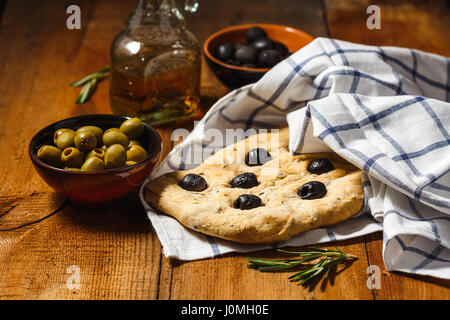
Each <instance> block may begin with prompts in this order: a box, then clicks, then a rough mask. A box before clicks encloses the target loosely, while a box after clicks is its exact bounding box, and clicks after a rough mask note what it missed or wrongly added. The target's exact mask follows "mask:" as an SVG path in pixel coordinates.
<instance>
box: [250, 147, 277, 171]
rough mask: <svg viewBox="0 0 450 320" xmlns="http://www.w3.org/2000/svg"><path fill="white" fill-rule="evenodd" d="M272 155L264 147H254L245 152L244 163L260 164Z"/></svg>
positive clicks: (268, 159) (251, 165)
mask: <svg viewBox="0 0 450 320" xmlns="http://www.w3.org/2000/svg"><path fill="white" fill-rule="evenodd" d="M271 158H272V156H271V155H270V153H269V152H267V150H266V149H263V148H256V149H252V150H250V151H249V152H248V153H247V156H246V157H245V164H246V165H248V166H250V167H253V166H261V165H263V164H264V163H266V162H267V161H270V159H271Z"/></svg>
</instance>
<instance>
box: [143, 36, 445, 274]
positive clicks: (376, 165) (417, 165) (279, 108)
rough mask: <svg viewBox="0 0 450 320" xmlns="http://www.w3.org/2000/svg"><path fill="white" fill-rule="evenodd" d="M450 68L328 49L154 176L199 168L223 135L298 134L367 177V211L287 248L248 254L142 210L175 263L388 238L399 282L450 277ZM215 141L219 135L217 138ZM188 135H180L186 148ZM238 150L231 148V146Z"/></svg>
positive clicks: (207, 126) (423, 56) (324, 42)
mask: <svg viewBox="0 0 450 320" xmlns="http://www.w3.org/2000/svg"><path fill="white" fill-rule="evenodd" d="M449 99H450V59H448V58H445V57H442V56H438V55H434V54H429V53H425V52H421V51H418V50H412V49H406V48H397V47H374V46H365V45H360V44H354V43H349V42H344V41H338V40H334V39H327V38H317V39H316V40H314V41H313V42H311V43H310V44H309V45H307V46H306V47H304V48H303V49H301V50H299V51H298V52H296V53H295V54H293V55H291V56H290V57H288V58H287V59H285V60H284V61H282V62H281V63H279V64H278V65H277V66H275V67H274V68H272V69H271V70H270V71H269V72H267V74H266V75H265V76H264V77H263V78H262V79H261V80H259V81H258V82H256V83H254V84H251V85H247V86H245V87H242V88H240V89H237V90H235V91H233V92H231V93H229V94H228V95H226V96H225V97H223V98H222V99H221V100H219V101H218V102H217V103H216V104H214V106H213V107H212V108H211V109H210V110H209V111H208V113H207V114H206V115H205V116H204V118H203V119H202V120H201V121H200V122H199V123H197V125H196V126H195V128H194V130H193V131H192V132H191V133H190V134H189V135H187V137H186V138H185V139H184V140H183V142H181V143H180V144H178V145H177V146H176V147H175V148H174V149H173V150H172V151H171V153H170V154H169V155H168V156H167V157H166V158H165V159H164V160H163V161H162V163H161V164H160V165H159V166H158V167H157V168H156V169H155V170H154V171H153V172H152V174H151V176H150V177H149V179H148V180H147V181H146V182H145V183H144V186H145V184H146V183H149V182H150V181H151V180H152V179H154V178H155V177H157V176H159V175H161V174H164V173H167V172H170V171H174V170H184V169H190V168H192V167H195V166H196V165H195V164H190V163H191V162H192V161H187V159H188V158H189V157H191V156H192V154H196V153H199V152H200V153H202V154H204V153H205V152H207V153H208V154H211V153H212V152H214V150H217V149H218V147H219V146H220V147H223V145H220V143H219V144H218V143H217V141H216V140H217V139H216V140H214V141H212V139H211V136H215V137H216V138H217V136H218V135H217V134H215V133H217V132H218V133H225V131H226V130H227V129H241V131H243V132H245V133H247V132H254V131H252V130H251V129H270V128H277V127H281V126H286V125H288V126H289V133H290V141H289V147H290V151H291V152H292V153H294V152H304V153H307V152H321V151H330V150H333V151H334V152H336V153H338V154H339V155H341V156H342V157H343V158H345V159H347V160H348V161H350V162H352V163H353V164H355V165H356V166H358V167H359V168H361V169H362V170H363V171H364V174H363V186H364V191H365V205H364V208H363V209H362V210H361V212H360V213H359V214H358V215H357V216H355V217H353V218H351V219H349V220H347V221H344V222H342V223H339V224H337V225H334V226H331V227H323V228H318V229H316V230H312V231H308V232H305V233H303V234H300V235H299V236H296V237H294V238H293V239H290V240H288V241H285V242H279V243H274V244H267V245H244V244H239V243H235V242H231V241H226V240H222V239H218V238H215V237H210V236H206V235H203V234H200V233H197V232H194V231H191V230H189V229H187V228H184V227H183V226H182V225H180V224H179V223H178V222H177V221H176V220H175V219H173V218H171V217H169V216H166V215H163V214H158V213H156V212H155V211H154V210H153V209H152V208H151V206H150V205H149V204H148V203H146V201H145V199H144V197H143V188H144V186H143V187H142V189H141V200H142V202H143V204H144V207H145V208H146V211H147V213H148V217H149V219H150V220H151V222H152V225H153V227H154V229H155V231H156V233H157V235H158V237H159V239H160V241H161V243H162V246H163V252H164V254H165V255H166V256H167V257H171V258H176V259H180V260H195V259H203V258H210V257H217V256H219V255H222V254H224V253H228V252H250V251H256V250H261V249H266V248H278V247H285V246H302V245H309V244H316V243H323V242H332V241H336V240H343V239H349V238H354V237H358V236H361V235H365V234H369V233H372V232H376V231H382V232H383V258H384V262H385V264H386V268H387V270H389V271H394V270H397V271H403V272H408V273H416V274H422V275H430V276H434V277H440V278H447V279H449V278H450V215H449V213H450V135H449V131H450V103H449ZM211 132H214V133H213V134H211ZM179 135H186V132H185V133H183V132H181V131H175V132H174V137H173V138H174V140H177V139H178V138H179ZM228 143H229V141H222V144H225V145H226V144H228Z"/></svg>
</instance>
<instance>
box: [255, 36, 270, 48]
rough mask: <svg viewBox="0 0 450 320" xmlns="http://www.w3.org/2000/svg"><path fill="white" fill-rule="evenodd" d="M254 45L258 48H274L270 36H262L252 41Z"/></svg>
mask: <svg viewBox="0 0 450 320" xmlns="http://www.w3.org/2000/svg"><path fill="white" fill-rule="evenodd" d="M252 46H253V47H254V48H256V49H258V50H266V49H274V46H273V41H272V40H270V39H269V38H260V39H258V40H255V41H254V42H252Z"/></svg>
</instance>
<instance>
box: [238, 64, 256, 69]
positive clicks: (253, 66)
mask: <svg viewBox="0 0 450 320" xmlns="http://www.w3.org/2000/svg"><path fill="white" fill-rule="evenodd" d="M241 67H244V68H256V65H255V64H253V63H244V64H243V65H241Z"/></svg>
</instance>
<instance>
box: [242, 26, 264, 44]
mask: <svg viewBox="0 0 450 320" xmlns="http://www.w3.org/2000/svg"><path fill="white" fill-rule="evenodd" d="M265 37H267V33H266V32H265V31H264V30H263V29H261V28H260V27H252V28H250V29H248V30H247V32H246V33H245V39H247V42H248V43H251V42H253V41H255V40H257V39H259V38H265Z"/></svg>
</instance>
